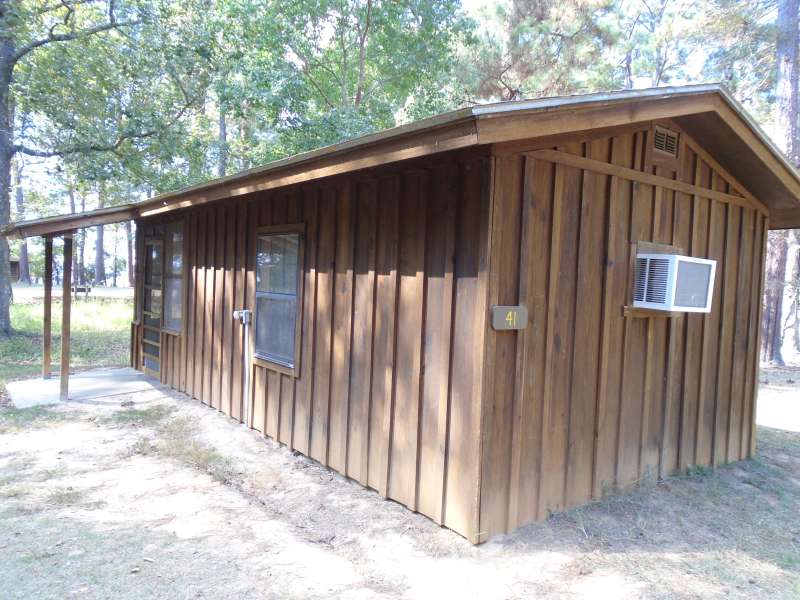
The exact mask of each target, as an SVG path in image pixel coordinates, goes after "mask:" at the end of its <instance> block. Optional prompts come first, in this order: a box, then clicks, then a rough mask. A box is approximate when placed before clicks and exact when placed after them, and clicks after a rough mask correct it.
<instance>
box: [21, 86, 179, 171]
mask: <svg viewBox="0 0 800 600" xmlns="http://www.w3.org/2000/svg"><path fill="white" fill-rule="evenodd" d="M192 104H194V99H191V100H188V101H187V103H186V104H184V105H183V106H182V107H181V109H180V110H179V111H178V112H177V113H175V115H174V116H173V117H172V118H171V119H170V120H169V121H168V122H167V123H166V124H165V125H164V126H163V127H157V128H156V127H154V128H152V129H147V130H145V131H139V132H133V133H124V134H121V135H119V136H118V137H117V139H116V140H114V141H113V142H111V143H109V144H78V145H76V146H71V147H68V148H62V149H60V150H39V149H38V148H30V147H28V146H25V145H23V144H15V145H14V146H13V147H12V149H11V153H12V155H13V154H17V153H20V154H26V155H28V156H38V157H40V158H52V157H55V156H59V157H64V156H70V155H73V154H89V153H92V152H116V151H117V150H119V148H120V146H122V144H124V143H125V142H127V141H129V140H141V139H145V138H149V137H153V136H154V135H156V134H157V133H159V132H160V131H165V130H167V129H169V128H170V127H172V126H173V125H175V123H177V122H178V121H179V120H180V119H181V118H182V117H183V115H185V114H186V112H187V111H188V110H189V108H190V107H191V106H192Z"/></svg>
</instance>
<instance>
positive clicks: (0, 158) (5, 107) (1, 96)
mask: <svg viewBox="0 0 800 600" xmlns="http://www.w3.org/2000/svg"><path fill="white" fill-rule="evenodd" d="M7 15H8V6H7V2H6V1H5V0H3V1H0V16H1V17H2V21H0V229H2V228H3V227H5V226H6V225H8V223H9V221H10V218H11V205H10V197H9V190H10V188H11V157H12V156H13V138H12V134H11V131H12V126H13V123H12V122H11V110H10V100H11V98H10V89H11V72H12V69H13V60H14V58H13V57H14V45H13V40H12V38H11V35H10V34H9V30H8V24H7V23H6V22H5V19H6V18H7ZM9 254H10V253H9V249H8V240H7V239H6V236H4V235H0V334H4V335H10V334H11V266H10V265H9Z"/></svg>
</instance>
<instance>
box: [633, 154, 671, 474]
mask: <svg viewBox="0 0 800 600" xmlns="http://www.w3.org/2000/svg"><path fill="white" fill-rule="evenodd" d="M670 168H672V167H670ZM654 172H655V173H656V174H657V175H660V176H663V175H665V174H667V173H668V172H666V171H664V167H661V166H655V167H654ZM672 172H673V171H669V173H672ZM673 196H674V190H671V189H668V188H662V187H654V188H653V229H652V234H651V236H652V240H653V243H654V244H664V245H668V244H671V242H672V212H673V207H674V200H673ZM668 327H669V321H668V320H665V319H650V320H649V322H648V329H647V354H646V356H647V363H646V367H645V384H644V397H643V410H642V426H641V447H640V452H639V477H640V478H642V479H644V478H647V479H653V478H655V477H657V476H658V469H659V463H660V460H661V447H662V441H661V436H662V433H663V431H664V413H665V409H664V399H665V394H664V392H665V390H664V381H665V377H666V356H667V349H668V345H667V343H668V342H667V331H668Z"/></svg>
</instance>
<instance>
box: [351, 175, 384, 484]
mask: <svg viewBox="0 0 800 600" xmlns="http://www.w3.org/2000/svg"><path fill="white" fill-rule="evenodd" d="M357 188H358V191H357V202H356V210H355V214H356V225H355V248H354V255H353V271H354V281H353V287H354V291H353V332H352V349H351V357H350V365H351V366H350V425H349V428H348V432H349V435H348V437H347V475H348V477H352V478H353V479H355V480H357V481H359V482H360V483H361V484H363V485H366V484H367V471H368V466H369V465H368V463H369V432H370V397H371V382H372V374H373V368H372V338H373V333H372V332H373V323H374V315H375V310H374V297H375V238H376V235H377V221H376V217H377V182H376V181H375V180H374V179H370V180H367V181H363V182H359V183H358V186H357Z"/></svg>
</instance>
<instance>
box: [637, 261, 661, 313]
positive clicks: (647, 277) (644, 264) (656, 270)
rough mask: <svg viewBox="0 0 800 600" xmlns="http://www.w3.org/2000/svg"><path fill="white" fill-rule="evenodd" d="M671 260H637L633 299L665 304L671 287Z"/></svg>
mask: <svg viewBox="0 0 800 600" xmlns="http://www.w3.org/2000/svg"><path fill="white" fill-rule="evenodd" d="M669 264H670V263H669V258H637V259H636V273H635V281H634V285H633V299H634V300H635V301H637V302H653V303H658V304H661V303H664V302H666V301H667V291H668V287H669Z"/></svg>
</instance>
